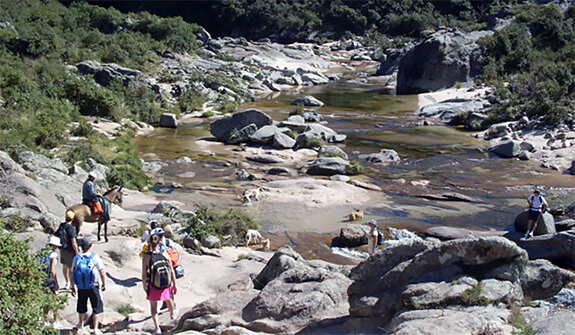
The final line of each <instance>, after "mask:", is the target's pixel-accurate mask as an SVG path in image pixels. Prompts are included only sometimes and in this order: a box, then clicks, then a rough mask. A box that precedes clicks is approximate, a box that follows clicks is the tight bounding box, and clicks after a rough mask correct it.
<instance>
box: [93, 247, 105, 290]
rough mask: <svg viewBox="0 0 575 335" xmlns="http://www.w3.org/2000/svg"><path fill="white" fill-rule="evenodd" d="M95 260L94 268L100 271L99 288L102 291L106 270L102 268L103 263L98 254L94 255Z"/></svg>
mask: <svg viewBox="0 0 575 335" xmlns="http://www.w3.org/2000/svg"><path fill="white" fill-rule="evenodd" d="M94 258H95V261H96V269H97V270H98V272H99V273H100V288H101V289H102V292H103V291H105V290H106V270H105V269H104V263H103V261H102V258H101V257H100V256H99V255H95V256H94Z"/></svg>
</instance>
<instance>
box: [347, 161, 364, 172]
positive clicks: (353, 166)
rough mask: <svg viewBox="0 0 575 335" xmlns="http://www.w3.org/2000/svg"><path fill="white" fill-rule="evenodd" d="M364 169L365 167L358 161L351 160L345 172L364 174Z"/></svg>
mask: <svg viewBox="0 0 575 335" xmlns="http://www.w3.org/2000/svg"><path fill="white" fill-rule="evenodd" d="M363 171H364V167H363V165H361V163H360V162H358V161H351V162H349V165H347V166H346V167H345V172H346V173H347V174H350V175H356V174H362V173H363Z"/></svg>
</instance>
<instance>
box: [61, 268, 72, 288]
mask: <svg viewBox="0 0 575 335" xmlns="http://www.w3.org/2000/svg"><path fill="white" fill-rule="evenodd" d="M71 270H72V269H70V268H69V267H68V265H65V264H62V274H63V275H64V280H65V281H66V286H68V284H69V285H72V280H71V275H70V272H71Z"/></svg>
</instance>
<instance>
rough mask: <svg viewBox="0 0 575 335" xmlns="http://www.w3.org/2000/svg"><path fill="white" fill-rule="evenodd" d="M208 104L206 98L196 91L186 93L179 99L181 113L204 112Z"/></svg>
mask: <svg viewBox="0 0 575 335" xmlns="http://www.w3.org/2000/svg"><path fill="white" fill-rule="evenodd" d="M205 102H206V98H205V96H204V95H203V94H202V93H200V92H199V91H196V90H194V89H192V90H189V91H186V92H185V93H184V94H182V95H181V96H180V97H179V98H178V109H179V111H180V112H181V113H187V112H192V111H198V110H202V108H203V107H204V103H205Z"/></svg>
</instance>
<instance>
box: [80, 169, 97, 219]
mask: <svg viewBox="0 0 575 335" xmlns="http://www.w3.org/2000/svg"><path fill="white" fill-rule="evenodd" d="M95 180H96V173H95V172H94V171H90V173H88V178H86V181H84V185H83V186H82V203H83V204H84V205H87V206H88V207H90V209H91V210H92V211H94V205H95V204H96V203H99V202H100V197H101V196H102V195H101V194H100V193H98V191H97V189H96V183H95ZM94 212H96V211H94Z"/></svg>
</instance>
